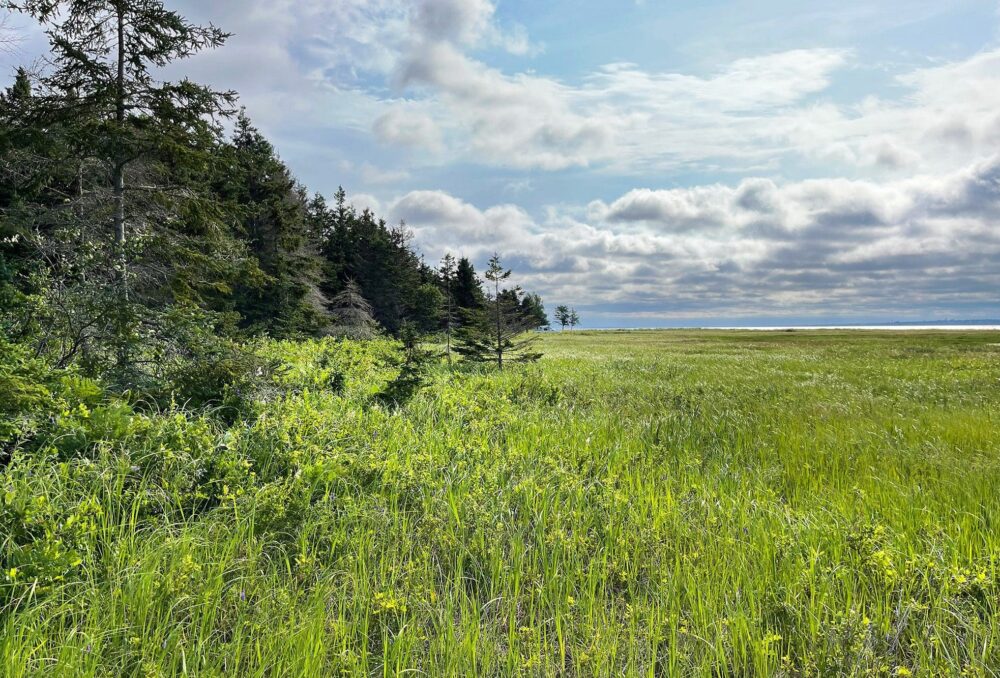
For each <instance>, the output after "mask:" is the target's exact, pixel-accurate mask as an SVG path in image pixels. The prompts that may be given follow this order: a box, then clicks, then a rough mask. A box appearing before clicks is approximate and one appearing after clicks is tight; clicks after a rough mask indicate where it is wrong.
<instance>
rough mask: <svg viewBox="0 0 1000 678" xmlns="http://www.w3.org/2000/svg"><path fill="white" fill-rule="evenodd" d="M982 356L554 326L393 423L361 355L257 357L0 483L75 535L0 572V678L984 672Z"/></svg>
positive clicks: (784, 336)
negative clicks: (264, 380) (253, 372)
mask: <svg viewBox="0 0 1000 678" xmlns="http://www.w3.org/2000/svg"><path fill="white" fill-rule="evenodd" d="M998 344H1000V335H997V334H996V333H986V332H984V333H968V334H951V333H921V334H916V333H878V334H876V333H860V332H849V333H819V332H816V333H801V332H796V333H736V332H715V333H705V332H702V333H695V332H634V333H587V332H572V333H565V334H553V335H549V336H546V337H545V338H544V342H543V348H544V350H545V351H546V358H545V359H544V360H543V361H542V363H541V364H540V365H539V366H536V367H531V368H526V369H523V370H511V371H509V372H507V373H505V374H502V375H499V374H495V373H493V372H492V371H481V372H479V371H473V372H465V371H457V372H455V373H449V372H448V371H447V370H446V369H445V368H444V367H443V366H442V367H440V368H435V370H434V372H433V375H432V380H431V383H430V384H429V386H428V388H426V389H425V390H424V391H422V392H421V393H420V394H419V395H418V396H417V397H416V398H414V399H413V400H411V401H410V402H409V403H407V404H406V405H405V406H404V407H403V408H402V409H400V410H398V411H395V410H390V409H387V408H383V407H380V406H377V405H375V404H374V401H373V400H372V395H373V394H374V393H375V392H377V390H378V388H379V387H380V385H381V384H382V383H384V381H385V380H387V379H390V378H391V375H392V370H391V369H389V368H387V367H386V365H385V363H384V362H381V360H382V357H381V356H382V353H380V351H382V349H379V350H374V351H360V350H359V351H349V350H344V348H343V347H340V348H335V349H334V348H331V345H330V344H329V343H327V344H304V345H298V346H296V345H293V344H274V345H271V346H270V347H268V348H267V349H266V350H267V351H269V352H270V353H271V354H272V355H283V356H284V357H285V359H286V360H290V361H292V362H293V363H294V365H295V367H294V369H292V370H290V371H288V372H286V373H285V374H284V376H283V377H282V380H283V381H282V383H281V386H282V388H287V389H289V391H288V394H287V395H286V396H283V397H281V398H278V399H275V400H272V401H271V402H269V403H268V404H266V405H262V407H261V412H260V416H259V417H258V418H257V419H256V420H255V421H253V422H249V423H246V424H239V425H237V426H235V427H233V428H232V429H230V430H228V431H226V430H224V429H222V428H221V426H220V425H219V424H216V423H213V422H211V421H208V422H203V421H201V420H200V419H198V418H196V417H188V416H182V415H170V414H163V415H155V417H154V418H155V420H156V422H157V423H155V424H149V426H152V427H153V433H150V431H149V430H146V429H143V430H141V431H139V432H133V433H130V434H123V435H121V436H120V437H118V438H116V439H115V440H111V441H106V442H104V443H100V442H99V441H97V440H90V441H89V443H88V445H87V446H86V450H87V452H85V453H77V454H76V455H75V456H73V457H70V458H65V455H63V456H62V457H59V455H56V457H58V458H53V459H51V460H39V459H35V458H33V459H19V460H18V461H17V462H15V463H14V464H12V465H11V466H10V467H9V468H8V469H7V470H6V471H4V472H3V473H2V474H0V492H3V491H5V487H4V486H6V491H7V492H8V494H10V493H17V492H19V493H21V494H20V496H21V497H22V498H23V497H24V496H25V493H30V494H31V495H32V497H31V499H30V501H33V502H34V501H37V499H36V497H39V496H44V497H46V499H45V502H49V503H51V504H58V505H65V506H66V507H67V508H66V509H65V510H63V511H61V512H58V515H57V517H56V518H52V521H53V524H54V525H56V528H52V529H56V530H57V531H58V530H61V529H62V527H60V526H64V524H65V522H66V521H67V520H68V518H67V517H66V516H69V515H75V514H78V515H79V517H78V518H76V519H75V521H79V522H81V523H83V524H84V527H83V528H81V529H82V530H83V531H82V532H81V533H80V536H79V537H78V538H77V537H74V538H75V539H77V541H76V542H74V543H76V544H78V545H77V546H76V547H75V548H74V550H73V554H72V555H71V556H67V558H77V557H79V559H80V560H81V563H80V564H79V565H77V566H75V567H72V568H70V567H69V563H67V564H66V567H67V568H68V570H67V572H68V574H65V575H59V576H60V577H62V578H61V579H54V580H53V581H51V582H49V583H48V584H47V586H45V587H39V586H33V585H32V583H31V582H28V581H25V580H24V577H23V575H21V577H20V578H19V577H17V576H15V577H10V576H7V577H6V579H4V578H3V577H0V580H3V582H0V586H4V587H6V594H4V595H6V599H7V600H8V601H9V602H8V603H7V604H6V607H5V609H3V611H0V674H2V675H4V676H11V677H18V676H31V675H39V674H41V675H66V676H104V675H109V674H110V675H153V676H155V675H179V674H184V673H187V674H190V675H208V676H211V675H238V676H274V675H289V676H299V675H316V676H326V675H339V674H343V675H398V674H402V673H404V672H407V671H409V672H414V673H416V674H422V675H428V676H441V675H461V676H478V675H509V676H520V675H641V676H654V675H692V674H694V675H840V674H844V675H910V674H911V673H912V674H913V675H927V676H937V675H958V674H961V673H962V672H965V674H966V675H984V676H992V675H996V674H997V673H998V672H1000V650H998V647H1000V638H998V632H1000V617H998V605H1000V599H998V595H1000V593H998V592H1000V573H998V570H997V566H998V562H997V560H998V556H1000V493H998V490H997V488H1000V420H998V414H997V413H998V411H1000V410H998V406H1000V346H998ZM383 352H384V351H383ZM320 370H327V371H330V372H331V373H332V372H337V371H338V370H340V371H342V372H344V373H345V376H346V381H345V382H344V384H343V385H342V386H341V387H340V388H339V390H338V389H330V388H325V387H324V386H325V385H326V384H327V383H328V382H329V381H331V379H329V378H328V376H329V375H325V374H324V375H323V378H321V379H317V378H316V374H317V373H318V371H320ZM171 417H172V418H173V419H172V423H170V424H169V425H168V424H166V423H163V421H161V420H163V419H170V418H171ZM157 427H159V428H157ZM161 429H163V430H161ZM154 434H155V435H154ZM56 445H58V443H56ZM172 446H173V447H174V448H177V449H186V450H187V452H186V454H188V457H184V459H188V458H190V460H191V465H192V466H191V467H192V468H193V469H194V470H193V471H190V473H189V472H188V471H187V470H184V469H187V468H188V466H186V465H185V464H187V463H188V462H187V461H184V462H183V464H182V462H181V461H168V462H161V461H159V459H160V457H159V456H157V455H163V454H164V451H165V450H167V449H170V448H171V447H172ZM178 454H179V455H180V454H181V453H178ZM205 457H211V458H212V459H213V460H214V461H211V462H204V463H203V464H202V465H203V466H205V468H204V469H201V470H202V471H203V472H204V473H203V475H204V476H205V477H211V478H213V479H218V480H212V481H211V482H208V481H204V482H202V481H198V480H193V481H189V478H195V479H197V478H199V477H201V476H198V474H197V472H198V470H199V469H198V468H197V467H198V465H199V463H201V462H199V460H200V459H204V458H205ZM154 460H156V461H154ZM60 464H61V465H60ZM171 464H175V465H177V468H178V469H181V470H175V469H174V466H171ZM182 471H183V472H182ZM185 483H186V484H185ZM199 493H200V494H199ZM0 499H2V497H0ZM7 501H8V504H10V503H11V502H15V501H16V500H15V499H9V500H7ZM88 502H89V503H88ZM88 506H89V507H90V508H87V507H88ZM32 510H35V509H32ZM40 510H41V509H37V510H36V512H37V511H40ZM46 515H48V514H46ZM53 515H55V514H53ZM39 520H41V519H39ZM46 520H48V519H46ZM40 524H41V523H40ZM46 524H48V523H46ZM73 529H76V528H73ZM59 534H62V533H61V532H59ZM74 534H75V533H74ZM0 538H2V537H0ZM45 543H46V544H49V542H47V541H46V542H45ZM49 547H50V548H52V546H51V544H49ZM22 555H23V554H22ZM19 557H21V556H19ZM33 557H34V556H33ZM59 562H62V561H59ZM7 569H8V570H9V569H10V568H9V567H8V568H7ZM8 575H9V573H8ZM43 588H44V590H43ZM3 600H5V598H4V597H0V602H2V601H3Z"/></svg>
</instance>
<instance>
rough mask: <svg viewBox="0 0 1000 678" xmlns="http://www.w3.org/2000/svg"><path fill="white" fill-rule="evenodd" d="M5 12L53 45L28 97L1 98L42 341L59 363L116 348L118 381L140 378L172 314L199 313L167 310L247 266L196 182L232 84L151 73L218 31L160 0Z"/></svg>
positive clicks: (153, 364) (41, 0) (73, 0)
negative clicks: (32, 259)
mask: <svg viewBox="0 0 1000 678" xmlns="http://www.w3.org/2000/svg"><path fill="white" fill-rule="evenodd" d="M0 8H3V9H8V10H14V11H19V12H23V13H25V14H27V15H29V16H31V17H33V18H35V19H37V20H38V21H39V22H41V23H42V24H43V25H44V26H45V27H46V29H47V34H48V36H49V40H50V44H51V49H52V56H51V59H50V63H51V64H52V68H51V69H50V70H48V71H46V72H45V73H44V74H42V75H41V77H39V78H38V79H37V81H36V82H35V83H34V84H35V85H36V86H35V87H34V88H33V89H34V91H33V92H32V96H31V101H30V105H24V106H15V107H7V106H5V107H4V111H3V115H4V118H5V120H4V123H5V124H4V128H5V129H4V142H3V143H0V150H2V151H3V152H4V156H5V157H4V163H3V168H4V170H5V171H8V172H10V173H11V174H14V175H17V176H21V177H29V178H30V180H29V181H26V182H25V181H22V185H21V186H20V187H19V188H18V194H17V195H16V197H15V198H14V200H13V201H12V202H8V203H7V204H6V205H4V206H3V207H5V208H6V209H5V212H4V216H5V220H7V221H8V225H7V227H5V229H6V228H13V229H15V230H17V229H19V228H21V229H24V228H25V225H27V226H29V227H30V228H28V230H29V231H30V233H31V234H32V237H33V238H34V240H33V243H32V247H33V248H34V249H35V250H36V251H37V252H38V255H37V259H36V263H37V265H38V266H37V268H38V272H40V273H41V274H42V275H44V276H45V277H46V282H42V283H41V285H42V287H43V289H44V292H45V298H44V300H43V301H44V305H43V306H42V307H41V308H40V309H39V312H38V315H39V317H43V318H44V319H43V320H41V321H40V322H39V324H40V325H44V327H43V330H44V331H43V333H42V335H41V336H40V337H39V339H38V341H39V342H40V346H41V348H42V349H44V348H45V347H52V346H55V345H57V344H59V345H61V346H63V349H62V350H61V353H62V355H61V356H60V357H59V361H60V362H63V361H66V360H76V358H77V357H78V355H79V354H80V352H81V351H85V350H86V351H89V348H93V349H95V350H93V351H89V353H90V355H91V356H92V357H94V358H95V360H96V362H95V363H94V364H95V365H97V364H99V363H102V362H106V360H105V358H103V357H101V356H100V355H99V354H100V353H101V352H102V351H103V352H105V353H108V352H110V355H111V356H113V358H112V362H113V363H114V365H116V371H117V376H116V379H118V380H119V381H122V382H123V383H125V384H128V383H136V379H137V378H138V377H139V374H138V373H137V372H136V370H137V369H138V368H139V365H140V363H141V364H142V365H143V366H145V367H149V368H153V369H156V368H158V367H159V366H161V365H162V364H163V363H164V360H163V359H162V356H160V357H157V356H158V355H160V354H157V353H156V352H157V351H159V350H160V349H155V348H153V346H152V345H153V344H155V343H157V342H160V340H167V341H169V336H168V335H170V334H171V331H170V330H169V326H170V324H171V323H173V322H175V321H177V319H179V318H183V317H186V318H190V317H193V316H192V315H191V314H187V315H185V314H183V313H181V314H173V315H171V314H169V313H167V311H168V310H169V309H170V308H171V307H179V306H190V307H196V306H197V305H198V304H199V303H201V302H202V301H203V300H204V298H205V296H206V295H213V294H216V293H217V292H218V290H219V289H220V288H222V287H224V286H225V285H226V283H227V282H228V281H229V280H231V279H232V278H233V277H234V276H236V275H238V274H239V271H240V270H241V269H242V267H243V266H244V264H245V262H246V258H245V256H244V251H243V249H242V247H241V246H240V245H239V243H237V242H235V241H234V240H233V239H232V238H231V234H230V233H229V232H228V230H227V229H226V228H225V227H224V225H223V220H222V218H221V216H222V215H221V214H220V213H219V212H218V210H217V209H215V208H214V207H213V205H212V202H213V198H212V196H210V195H208V194H207V191H206V190H205V187H206V186H208V185H209V184H210V173H211V167H212V165H213V163H214V161H215V153H216V151H217V148H218V142H219V129H218V127H217V126H216V125H215V124H214V123H213V120H214V117H215V116H217V115H220V114H226V113H227V112H228V107H229V105H230V103H231V101H232V95H230V94H229V93H223V92H217V91H215V90H212V89H210V88H208V87H204V86H201V85H197V84H194V83H192V82H190V81H187V80H183V81H181V82H178V83H164V82H159V81H157V80H155V78H154V76H153V72H154V71H156V70H159V69H161V68H163V67H165V66H167V65H168V64H170V63H171V62H173V61H175V60H176V59H181V58H184V57H187V56H190V55H191V54H193V53H195V52H197V51H199V50H200V49H203V48H210V47H216V46H219V45H221V44H222V43H223V42H224V41H225V38H226V37H227V36H226V35H225V34H224V33H222V32H221V31H219V30H218V29H216V28H214V27H211V26H209V27H199V26H195V25H192V24H190V23H188V22H187V21H185V20H184V19H183V18H182V17H181V16H180V15H178V14H177V13H175V12H172V11H169V10H167V9H165V8H164V7H163V4H162V2H159V1H157V0H128V1H126V0H22V1H14V0H2V1H0ZM18 91H19V92H21V93H22V94H23V93H24V91H25V88H24V86H23V85H19V90H18ZM25 160H27V162H25ZM164 313H165V315H158V314H164ZM168 319H170V320H169V321H168ZM174 336H175V337H176V336H179V335H177V334H175V335H174ZM161 348H162V349H163V350H169V351H174V349H173V348H168V347H167V346H166V345H165V344H161ZM40 350H41V349H40ZM140 352H146V353H147V354H149V353H152V354H153V355H147V356H145V357H143V358H142V359H141V360H139V355H138V354H139V353H140Z"/></svg>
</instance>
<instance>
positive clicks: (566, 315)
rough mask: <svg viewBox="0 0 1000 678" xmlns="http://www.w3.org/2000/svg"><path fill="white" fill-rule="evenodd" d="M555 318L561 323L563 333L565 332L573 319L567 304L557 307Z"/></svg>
mask: <svg viewBox="0 0 1000 678" xmlns="http://www.w3.org/2000/svg"><path fill="white" fill-rule="evenodd" d="M555 318H556V322H557V323H559V326H560V328H561V329H562V330H563V331H565V330H566V326H567V325H569V321H570V318H571V311H570V310H569V306H566V305H565V304H561V305H559V306H556V313H555Z"/></svg>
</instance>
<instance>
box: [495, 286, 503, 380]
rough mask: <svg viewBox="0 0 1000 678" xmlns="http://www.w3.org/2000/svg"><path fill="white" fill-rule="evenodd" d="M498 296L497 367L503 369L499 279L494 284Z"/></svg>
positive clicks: (496, 298)
mask: <svg viewBox="0 0 1000 678" xmlns="http://www.w3.org/2000/svg"><path fill="white" fill-rule="evenodd" d="M493 287H494V290H495V292H496V296H495V297H494V300H495V301H496V305H497V336H496V340H497V369H499V370H501V371H502V370H503V330H502V329H501V327H500V281H499V280H497V281H496V282H495V283H494V284H493Z"/></svg>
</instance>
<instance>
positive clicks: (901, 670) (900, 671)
mask: <svg viewBox="0 0 1000 678" xmlns="http://www.w3.org/2000/svg"><path fill="white" fill-rule="evenodd" d="M896 675H897V676H912V675H913V671H911V670H910V669H908V668H906V667H905V666H897V667H896Z"/></svg>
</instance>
